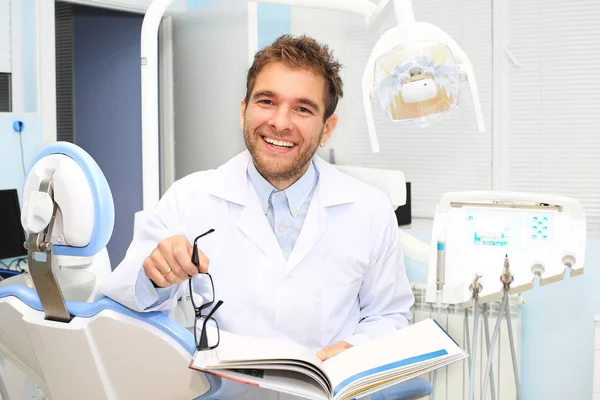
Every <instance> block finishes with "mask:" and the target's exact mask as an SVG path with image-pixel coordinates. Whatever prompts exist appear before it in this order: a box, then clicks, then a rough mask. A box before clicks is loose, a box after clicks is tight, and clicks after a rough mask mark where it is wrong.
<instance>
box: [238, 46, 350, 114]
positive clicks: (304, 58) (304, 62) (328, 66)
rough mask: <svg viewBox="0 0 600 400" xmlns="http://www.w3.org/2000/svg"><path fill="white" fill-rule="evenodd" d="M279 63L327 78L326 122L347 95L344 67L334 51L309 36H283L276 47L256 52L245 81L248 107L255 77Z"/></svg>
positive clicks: (268, 47)
mask: <svg viewBox="0 0 600 400" xmlns="http://www.w3.org/2000/svg"><path fill="white" fill-rule="evenodd" d="M273 61H280V62H283V63H284V64H285V65H287V66H288V67H291V68H303V69H308V70H310V71H312V72H314V73H316V74H318V75H321V76H322V77H323V78H325V82H326V84H325V93H326V96H325V115H324V118H323V120H324V121H325V120H327V118H329V117H330V116H331V115H332V114H333V113H334V112H335V109H336V107H337V104H338V101H339V99H341V98H342V97H343V95H344V90H343V83H342V78H340V75H339V71H340V69H341V68H342V65H341V64H340V63H339V62H338V61H337V60H336V59H335V58H334V57H333V51H330V50H329V47H328V46H327V45H324V44H320V43H319V42H317V41H316V40H315V39H313V38H311V37H308V36H306V35H302V36H297V37H296V36H292V35H287V34H286V35H282V36H280V37H279V38H277V40H275V42H274V43H273V44H271V45H270V46H267V47H265V48H263V49H262V50H260V51H259V52H257V53H256V55H255V56H254V62H253V63H252V66H251V67H250V69H249V70H248V76H247V79H246V99H245V101H246V104H248V102H249V101H250V95H251V94H252V90H253V89H254V84H255V82H256V77H257V76H258V74H259V72H260V71H261V70H262V69H263V68H264V67H265V65H267V64H268V63H270V62H273Z"/></svg>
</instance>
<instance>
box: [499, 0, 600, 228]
mask: <svg viewBox="0 0 600 400" xmlns="http://www.w3.org/2000/svg"><path fill="white" fill-rule="evenodd" d="M508 4H509V5H508V10H507V15H508V27H509V29H508V32H509V35H508V39H509V51H510V53H511V54H512V56H513V58H514V60H515V62H514V63H510V64H509V66H508V79H507V80H506V89H507V96H508V105H509V106H508V124H507V127H508V129H507V132H504V133H505V134H506V140H505V143H506V147H507V148H506V154H507V155H508V163H507V165H508V168H507V169H506V171H505V173H506V174H507V176H506V181H507V182H508V189H509V190H515V191H533V192H548V193H556V194H560V195H565V196H572V197H575V198H578V199H579V200H581V201H582V202H583V205H584V210H585V212H586V216H587V223H588V230H589V231H590V232H595V233H599V232H600V155H599V154H600V75H599V74H598V73H597V70H598V64H599V63H600V41H599V40H598V37H599V34H600V25H598V17H599V16H600V2H598V1H596V0H573V1H570V2H563V1H559V0H551V1H548V0H543V1H542V0H528V1H511V2H509V3H508Z"/></svg>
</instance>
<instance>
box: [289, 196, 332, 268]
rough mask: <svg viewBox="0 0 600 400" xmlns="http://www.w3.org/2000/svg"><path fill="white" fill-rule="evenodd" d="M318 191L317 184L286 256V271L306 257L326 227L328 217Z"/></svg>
mask: <svg viewBox="0 0 600 400" xmlns="http://www.w3.org/2000/svg"><path fill="white" fill-rule="evenodd" d="M320 192H321V188H320V186H317V188H316V190H315V193H313V198H312V200H311V202H310V205H309V207H308V212H307V213H306V219H305V220H304V225H303V226H302V230H301V231H300V235H299V236H298V239H297V240H296V244H295V245H294V249H293V250H292V253H291V254H290V257H289V258H288V261H287V265H286V270H287V271H291V270H292V269H293V268H294V267H296V266H298V264H300V263H301V262H302V260H303V259H304V257H306V255H307V254H308V253H309V252H310V251H311V250H312V248H313V247H314V246H315V244H317V242H318V241H319V239H320V238H321V236H323V233H325V230H326V229H327V223H328V217H327V212H326V210H325V208H324V207H323V205H322V203H321V198H320Z"/></svg>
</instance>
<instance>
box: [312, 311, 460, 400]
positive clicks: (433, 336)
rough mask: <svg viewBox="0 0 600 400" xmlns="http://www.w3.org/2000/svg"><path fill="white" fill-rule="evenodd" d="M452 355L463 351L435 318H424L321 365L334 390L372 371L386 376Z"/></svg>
mask: <svg viewBox="0 0 600 400" xmlns="http://www.w3.org/2000/svg"><path fill="white" fill-rule="evenodd" d="M453 355H454V356H461V355H463V356H464V355H465V353H464V351H463V350H462V349H461V348H460V347H458V345H457V344H456V343H455V342H454V341H453V340H452V338H450V336H448V335H447V334H446V332H445V331H444V330H443V329H441V328H440V327H439V326H438V325H437V323H436V322H435V321H433V320H432V319H427V320H424V321H421V322H418V323H416V324H413V325H410V326H408V327H406V328H403V329H400V330H398V331H396V332H393V333H391V334H388V335H385V336H383V337H381V338H379V339H376V340H373V341H370V342H367V343H365V344H363V345H360V346H356V347H352V348H350V349H348V350H346V351H344V352H342V353H340V354H338V355H337V356H335V357H333V358H331V359H329V360H327V361H325V362H324V363H323V369H324V370H325V372H326V373H327V375H328V376H329V378H330V380H331V383H332V386H333V388H334V393H337V392H339V391H341V390H343V388H344V387H345V386H349V385H352V383H353V382H356V381H358V380H361V379H365V380H370V378H373V376H374V375H382V377H383V376H385V375H387V377H388V378H389V376H390V375H389V374H390V373H392V375H394V374H398V375H400V374H402V373H403V372H404V370H409V369H411V368H415V367H418V366H419V364H426V363H427V364H431V363H435V362H436V359H437V360H440V361H441V359H445V358H447V357H449V356H453ZM417 369H418V368H417ZM394 370H395V371H394Z"/></svg>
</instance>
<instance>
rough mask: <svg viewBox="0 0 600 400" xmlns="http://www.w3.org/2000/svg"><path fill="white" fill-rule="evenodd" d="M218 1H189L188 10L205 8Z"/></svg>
mask: <svg viewBox="0 0 600 400" xmlns="http://www.w3.org/2000/svg"><path fill="white" fill-rule="evenodd" d="M214 1H217V0H187V4H186V5H187V9H188V10H190V9H192V8H196V7H201V6H205V5H207V4H208V3H212V2H214Z"/></svg>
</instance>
